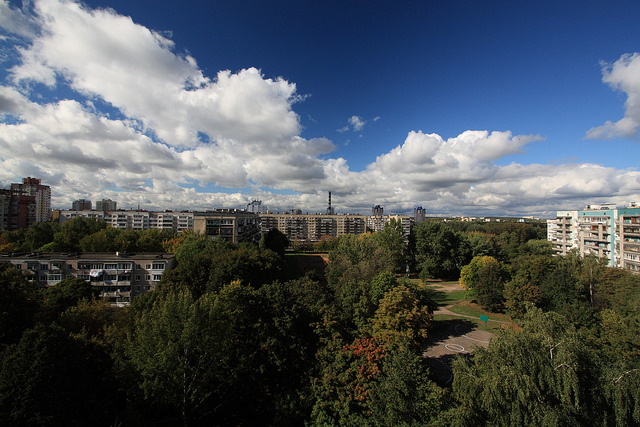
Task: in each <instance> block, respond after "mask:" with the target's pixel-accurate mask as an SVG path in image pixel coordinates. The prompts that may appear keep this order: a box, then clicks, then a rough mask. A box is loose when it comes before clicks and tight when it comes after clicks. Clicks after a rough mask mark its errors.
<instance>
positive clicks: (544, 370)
mask: <svg viewBox="0 0 640 427" xmlns="http://www.w3.org/2000/svg"><path fill="white" fill-rule="evenodd" d="M598 366H599V364H598V363H597V353H596V352H594V351H591V350H590V349H589V347H588V346H586V345H585V343H584V341H583V340H582V339H581V337H580V335H579V334H578V333H577V332H576V331H575V329H574V328H573V327H572V325H570V324H569V322H567V320H566V318H564V317H563V316H560V315H558V314H556V313H552V312H550V313H543V312H542V310H540V309H535V308H534V309H532V310H530V311H528V312H527V314H526V318H525V321H524V323H523V328H522V331H513V330H505V331H502V332H500V333H499V334H498V336H497V337H496V338H495V339H493V340H492V341H491V343H490V345H489V348H488V349H486V350H485V349H479V350H477V351H476V352H475V353H474V356H473V359H472V362H471V363H468V362H467V361H465V360H464V359H462V358H459V359H457V360H456V361H455V363H454V365H453V374H454V381H453V396H454V397H455V399H456V400H457V402H458V406H457V407H456V408H455V409H454V411H453V414H452V416H453V418H454V420H455V421H452V420H449V423H451V424H456V425H567V426H569V425H598V424H602V421H603V414H604V413H606V403H605V402H604V400H603V398H602V394H601V393H600V382H599V375H600V374H599V370H598Z"/></svg>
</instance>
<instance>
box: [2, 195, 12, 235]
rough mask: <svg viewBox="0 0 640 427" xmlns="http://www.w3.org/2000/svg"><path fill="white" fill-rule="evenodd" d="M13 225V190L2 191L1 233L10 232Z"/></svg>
mask: <svg viewBox="0 0 640 427" xmlns="http://www.w3.org/2000/svg"><path fill="white" fill-rule="evenodd" d="M10 224H11V190H7V189H0V231H4V230H9V225H10Z"/></svg>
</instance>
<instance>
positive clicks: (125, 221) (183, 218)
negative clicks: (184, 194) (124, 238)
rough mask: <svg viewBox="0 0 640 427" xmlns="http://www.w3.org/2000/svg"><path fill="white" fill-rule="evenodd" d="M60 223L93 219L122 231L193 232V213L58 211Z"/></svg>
mask: <svg viewBox="0 0 640 427" xmlns="http://www.w3.org/2000/svg"><path fill="white" fill-rule="evenodd" d="M58 215H59V217H60V222H65V221H68V220H70V219H73V218H77V217H84V218H95V219H97V220H102V221H105V222H106V223H107V225H110V226H111V227H113V228H119V229H123V230H148V229H151V228H157V229H160V230H167V229H174V230H176V231H177V232H179V233H180V232H183V231H185V230H193V212H187V211H163V212H148V211H139V210H127V211H125V210H121V211H101V210H91V211H76V210H70V211H65V210H62V211H59V212H58Z"/></svg>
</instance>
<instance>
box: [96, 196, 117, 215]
mask: <svg viewBox="0 0 640 427" xmlns="http://www.w3.org/2000/svg"><path fill="white" fill-rule="evenodd" d="M117 205H118V203H117V202H114V201H113V200H111V199H102V200H98V201H97V202H96V210H97V211H103V212H104V211H115V210H117V209H118V207H117Z"/></svg>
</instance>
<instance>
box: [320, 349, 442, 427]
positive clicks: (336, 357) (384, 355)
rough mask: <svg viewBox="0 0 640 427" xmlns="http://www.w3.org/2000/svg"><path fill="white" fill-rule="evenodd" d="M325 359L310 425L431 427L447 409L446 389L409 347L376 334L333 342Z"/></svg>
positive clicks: (324, 356) (326, 350) (324, 355)
mask: <svg viewBox="0 0 640 427" xmlns="http://www.w3.org/2000/svg"><path fill="white" fill-rule="evenodd" d="M321 357H322V358H323V359H324V363H322V370H321V372H320V375H319V376H318V377H317V378H314V396H315V404H314V407H313V411H312V414H311V422H310V425H314V426H324V425H345V426H346V425H348V426H391V425H393V426H396V425H398V426H412V425H415V426H418V425H430V424H432V422H433V421H434V418H435V416H436V415H437V414H438V412H439V410H440V408H441V407H442V402H443V401H442V397H443V393H442V391H441V390H440V389H439V388H438V387H437V386H435V385H434V384H433V382H432V381H431V380H430V379H429V377H428V369H427V368H426V366H425V364H424V363H425V362H424V360H423V359H422V358H421V356H420V355H418V354H415V353H414V352H412V351H411V350H409V346H406V345H395V344H393V343H390V342H389V341H387V340H385V339H380V338H375V337H374V338H371V337H359V338H356V339H354V340H353V342H351V343H350V344H346V345H345V344H342V343H341V342H340V341H339V340H334V341H333V342H331V343H330V345H329V346H328V347H327V348H325V349H324V351H323V352H322V353H321Z"/></svg>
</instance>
